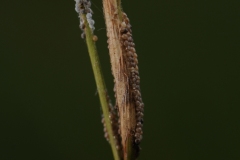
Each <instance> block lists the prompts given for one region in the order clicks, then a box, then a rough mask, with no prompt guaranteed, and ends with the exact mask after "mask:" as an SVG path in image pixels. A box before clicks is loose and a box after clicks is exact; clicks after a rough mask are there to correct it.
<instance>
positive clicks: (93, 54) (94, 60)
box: [81, 14, 120, 160]
mask: <svg viewBox="0 0 240 160" xmlns="http://www.w3.org/2000/svg"><path fill="white" fill-rule="evenodd" d="M81 17H82V18H83V19H84V22H85V26H86V28H85V34H86V43H87V48H88V52H89V56H90V60H91V64H92V68H93V73H94V77H95V81H96V85H97V91H98V95H99V98H100V103H101V106H102V111H103V115H104V120H105V123H106V128H107V133H108V136H109V143H110V146H111V148H112V152H113V156H114V159H115V160H120V158H119V155H118V150H117V148H116V142H115V139H114V137H113V131H112V125H111V122H110V119H109V110H108V100H107V92H106V91H107V89H106V86H105V82H104V78H103V74H102V71H101V66H100V61H99V57H98V53H97V48H96V45H95V42H94V41H93V33H92V31H91V29H90V27H89V25H88V22H87V19H86V15H84V14H82V15H81Z"/></svg>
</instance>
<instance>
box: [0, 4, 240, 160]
mask: <svg viewBox="0 0 240 160" xmlns="http://www.w3.org/2000/svg"><path fill="white" fill-rule="evenodd" d="M236 2H238V1H236ZM93 3H94V5H93V6H92V9H93V11H94V13H95V14H94V16H93V18H94V19H95V22H96V30H95V34H96V35H97V36H98V37H99V41H98V42H97V47H98V51H99V56H100V59H101V64H102V68H103V71H104V76H105V80H106V83H107V87H108V90H109V92H110V93H111V97H113V96H112V95H113V92H112V88H113V78H112V75H111V71H110V64H109V56H108V50H107V43H106V32H105V24H104V20H103V13H102V3H101V1H100V0H94V1H93ZM74 5H75V3H74V1H73V0H71V1H35V0H31V1H30V0H25V1H3V0H2V1H1V2H0V118H1V119H0V125H1V126H0V147H1V150H0V159H1V160H20V159H24V160H80V159H89V160H96V159H99V160H105V159H113V158H112V153H111V150H110V147H109V145H108V143H107V142H106V140H105V139H104V138H103V131H102V130H103V127H102V124H101V122H100V117H101V116H100V115H101V110H100V105H99V99H98V96H97V95H96V85H95V81H94V77H93V73H92V69H91V65H90V60H89V56H88V52H87V48H86V45H85V42H84V41H83V40H82V39H81V38H80V34H81V31H80V29H79V27H78V26H79V20H78V18H77V13H75V10H74ZM123 7H124V10H125V11H126V12H127V14H128V16H129V18H130V20H131V24H132V26H133V38H134V41H135V43H136V50H137V53H138V55H139V62H140V63H139V65H140V66H139V67H140V75H141V89H142V95H143V101H144V103H145V121H144V139H143V141H142V144H141V147H142V151H141V155H140V159H141V160H152V159H154V160H206V159H209V160H215V159H216V160H238V159H240V138H239V136H240V131H239V125H240V123H239V119H240V118H239V115H240V114H239V113H240V112H239V106H240V103H239V97H240V90H239V80H240V78H239V71H240V67H239V54H240V52H239V42H240V39H239V37H240V34H239V33H240V32H239V28H240V27H239V26H238V23H239V17H240V14H239V12H238V10H239V7H238V6H237V4H236V3H234V1H232V2H231V1H223V0H222V1H212V2H209V1H204V0H201V1H198V0H196V1H177V0H174V1H163V0H160V1H153V0H147V1H143V0H142V1H140V0H132V1H128V0H123Z"/></svg>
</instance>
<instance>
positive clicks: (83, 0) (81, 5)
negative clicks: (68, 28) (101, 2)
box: [75, 0, 95, 38]
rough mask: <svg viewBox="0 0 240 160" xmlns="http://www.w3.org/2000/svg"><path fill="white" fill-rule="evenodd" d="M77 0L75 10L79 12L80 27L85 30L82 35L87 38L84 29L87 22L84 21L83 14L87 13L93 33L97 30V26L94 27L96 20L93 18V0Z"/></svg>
mask: <svg viewBox="0 0 240 160" xmlns="http://www.w3.org/2000/svg"><path fill="white" fill-rule="evenodd" d="M75 1H76V4H75V11H76V12H77V13H78V14H79V18H80V25H79V27H80V29H81V30H82V31H83V33H82V35H81V37H82V38H85V31H84V29H85V22H84V19H83V18H82V14H85V15H86V18H87V22H88V25H89V27H90V28H91V30H92V33H93V31H94V30H95V27H94V23H95V22H94V20H93V19H92V14H93V11H92V9H91V1H90V0H75Z"/></svg>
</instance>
